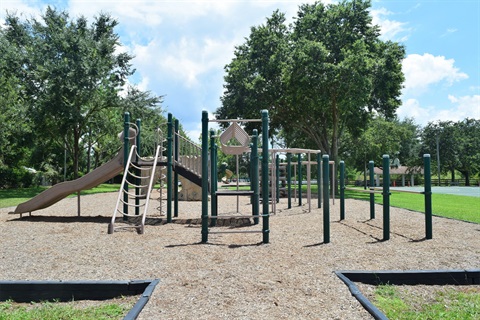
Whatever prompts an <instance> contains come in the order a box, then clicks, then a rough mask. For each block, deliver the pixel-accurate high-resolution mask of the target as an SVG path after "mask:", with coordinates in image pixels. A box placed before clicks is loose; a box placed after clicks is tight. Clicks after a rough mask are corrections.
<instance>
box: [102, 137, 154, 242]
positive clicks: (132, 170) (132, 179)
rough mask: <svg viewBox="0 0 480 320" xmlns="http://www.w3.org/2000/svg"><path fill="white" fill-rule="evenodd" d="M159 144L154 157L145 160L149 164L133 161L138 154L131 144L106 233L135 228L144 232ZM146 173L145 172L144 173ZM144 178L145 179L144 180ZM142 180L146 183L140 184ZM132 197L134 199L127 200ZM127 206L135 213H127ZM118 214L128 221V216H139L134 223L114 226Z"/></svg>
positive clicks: (140, 232)
mask: <svg viewBox="0 0 480 320" xmlns="http://www.w3.org/2000/svg"><path fill="white" fill-rule="evenodd" d="M160 150H161V146H158V147H157V150H156V152H155V157H154V158H153V159H152V160H145V159H142V160H144V161H149V162H151V165H150V166H138V165H136V164H135V163H134V161H133V159H139V158H140V156H139V155H138V153H137V146H136V145H133V146H132V147H131V149H130V153H129V156H128V160H127V162H126V165H125V171H124V174H123V179H122V184H121V186H122V187H121V188H120V191H119V193H118V198H117V204H116V206H115V211H114V212H113V216H112V220H111V222H110V224H109V225H108V233H109V234H112V233H113V232H114V231H115V230H117V229H126V228H136V229H137V232H138V233H139V234H143V233H144V229H145V219H146V215H147V210H148V204H149V201H150V194H151V192H152V187H153V185H154V180H155V169H156V167H157V162H158V159H159V156H160ZM142 173H143V174H142ZM145 173H146V174H145ZM145 180H146V181H145ZM144 181H145V182H146V183H147V184H142V183H144ZM129 187H132V188H134V189H135V193H131V192H129ZM144 188H146V193H145V194H141V193H140V190H141V189H144ZM129 199H134V200H135V201H132V202H131V201H129ZM129 208H135V213H134V214H131V213H129ZM141 208H143V213H142V215H141V216H140V209H141ZM118 215H122V216H123V220H124V221H125V222H126V221H128V218H129V217H135V218H141V219H140V221H139V222H137V223H136V224H123V225H121V226H115V220H116V218H117V216H118Z"/></svg>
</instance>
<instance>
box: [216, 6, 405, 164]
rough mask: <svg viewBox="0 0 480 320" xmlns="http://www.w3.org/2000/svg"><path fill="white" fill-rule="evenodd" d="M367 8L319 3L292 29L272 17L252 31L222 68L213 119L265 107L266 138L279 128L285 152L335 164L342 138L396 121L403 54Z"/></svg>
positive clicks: (300, 13)
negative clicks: (308, 153) (303, 151)
mask: <svg viewBox="0 0 480 320" xmlns="http://www.w3.org/2000/svg"><path fill="white" fill-rule="evenodd" d="M369 8H370V1H364V0H354V1H342V2H340V3H338V4H331V5H324V4H322V3H321V2H316V3H314V4H304V5H301V6H300V7H299V10H298V14H297V17H296V18H294V22H293V23H292V24H291V25H288V26H287V25H286V22H285V21H286V19H285V15H284V14H283V13H280V12H278V11H276V12H274V13H273V14H272V16H271V17H270V18H268V19H267V21H266V23H265V24H263V25H260V26H258V27H252V28H251V33H250V36H249V37H248V38H247V39H246V42H245V43H244V44H242V45H240V46H238V47H236V50H235V57H234V58H233V60H232V61H231V62H230V64H228V65H227V66H226V67H225V70H226V75H225V92H224V94H223V96H222V98H221V101H222V106H221V107H220V108H218V109H217V110H216V116H217V118H220V119H226V118H251V117H252V116H257V117H258V113H259V110H261V109H267V110H269V116H270V118H271V129H272V130H271V132H278V131H279V130H282V131H283V135H282V136H283V137H284V139H285V142H286V144H287V145H288V146H294V144H296V145H295V146H297V147H314V148H316V149H321V150H322V152H324V153H327V154H329V155H330V156H331V157H333V158H334V159H335V160H337V158H338V152H339V145H340V144H341V143H342V137H343V135H344V133H346V132H348V133H349V134H351V135H352V136H358V135H360V134H361V133H362V132H363V131H364V130H365V129H366V128H367V127H368V123H369V121H370V120H371V118H372V117H373V116H374V115H381V116H383V117H384V118H385V119H393V118H395V114H396V109H397V108H398V106H399V105H400V99H399V96H400V93H401V92H400V91H401V88H402V83H403V80H404V76H403V73H402V71H401V61H402V59H403V58H404V56H405V50H404V48H403V46H401V45H400V44H398V43H394V42H390V41H382V40H380V38H379V37H380V33H379V28H378V27H377V26H374V25H373V24H372V18H371V16H370V13H369ZM247 129H248V127H247ZM299 143H301V144H302V145H299Z"/></svg>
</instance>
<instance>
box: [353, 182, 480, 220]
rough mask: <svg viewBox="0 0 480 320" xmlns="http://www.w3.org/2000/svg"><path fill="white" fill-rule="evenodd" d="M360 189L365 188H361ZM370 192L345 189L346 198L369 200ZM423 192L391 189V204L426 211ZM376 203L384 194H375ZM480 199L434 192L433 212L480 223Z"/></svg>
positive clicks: (381, 199)
mask: <svg viewBox="0 0 480 320" xmlns="http://www.w3.org/2000/svg"><path fill="white" fill-rule="evenodd" d="M359 190H363V188H362V189H360V188H359ZM369 197H370V194H369V193H360V192H355V191H351V190H345V198H351V199H357V200H365V201H369ZM424 201H425V198H424V195H423V194H417V193H405V192H395V191H391V196H390V205H391V206H393V207H398V208H404V209H409V210H413V211H418V212H423V213H425V203H424ZM375 203H379V204H382V203H383V196H382V195H381V194H378V193H376V194H375ZM479 205H480V199H479V198H476V197H468V196H457V195H451V194H437V193H434V194H432V213H433V214H434V215H437V216H442V217H447V218H452V219H457V220H463V221H470V222H475V223H480V209H479Z"/></svg>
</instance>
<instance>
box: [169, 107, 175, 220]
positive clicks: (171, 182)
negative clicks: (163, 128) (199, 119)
mask: <svg viewBox="0 0 480 320" xmlns="http://www.w3.org/2000/svg"><path fill="white" fill-rule="evenodd" d="M172 121H173V116H172V114H171V113H169V114H168V118H167V223H171V222H172V193H173V192H172V191H173V190H172V188H174V186H173V177H172V176H173V159H172V157H173V150H172V148H173V146H172V144H173V122H172Z"/></svg>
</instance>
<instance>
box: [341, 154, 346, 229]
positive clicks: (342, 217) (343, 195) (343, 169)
mask: <svg viewBox="0 0 480 320" xmlns="http://www.w3.org/2000/svg"><path fill="white" fill-rule="evenodd" d="M340 220H345V162H344V161H343V160H342V161H340Z"/></svg>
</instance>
